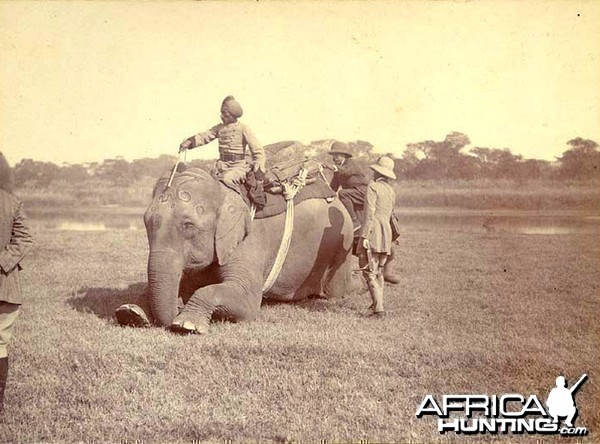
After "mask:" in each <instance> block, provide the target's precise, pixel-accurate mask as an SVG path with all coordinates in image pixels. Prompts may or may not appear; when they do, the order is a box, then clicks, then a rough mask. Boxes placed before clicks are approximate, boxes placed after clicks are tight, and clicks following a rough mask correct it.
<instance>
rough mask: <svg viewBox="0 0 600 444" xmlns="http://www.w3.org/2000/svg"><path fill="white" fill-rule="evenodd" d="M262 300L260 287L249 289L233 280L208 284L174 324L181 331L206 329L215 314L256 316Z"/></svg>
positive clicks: (234, 319)
mask: <svg viewBox="0 0 600 444" xmlns="http://www.w3.org/2000/svg"><path fill="white" fill-rule="evenodd" d="M261 301H262V293H261V291H260V288H254V289H253V290H249V289H247V288H245V287H243V286H242V285H240V284H238V283H236V282H232V281H230V282H223V283H220V284H216V285H209V286H208V287H203V288H200V289H198V290H196V292H195V293H194V294H193V296H192V297H191V298H190V299H189V301H188V302H187V304H185V307H184V308H183V310H182V311H181V312H180V313H179V315H177V316H176V317H175V319H174V320H173V323H172V324H171V328H172V329H173V330H175V331H177V332H181V333H207V332H208V330H209V324H210V320H211V319H212V318H213V317H216V318H219V319H224V320H229V321H232V322H237V321H245V320H250V319H252V318H254V317H255V316H256V315H257V313H258V311H259V309H260V304H261Z"/></svg>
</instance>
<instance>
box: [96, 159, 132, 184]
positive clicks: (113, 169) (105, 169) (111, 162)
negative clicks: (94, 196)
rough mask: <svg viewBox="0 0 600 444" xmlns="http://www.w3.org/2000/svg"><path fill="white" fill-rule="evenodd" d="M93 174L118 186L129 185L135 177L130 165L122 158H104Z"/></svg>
mask: <svg viewBox="0 0 600 444" xmlns="http://www.w3.org/2000/svg"><path fill="white" fill-rule="evenodd" d="M95 176H96V177H98V178H99V179H103V180H106V181H108V182H110V183H112V184H113V185H118V186H127V185H131V184H132V183H133V182H134V181H135V180H136V179H137V177H136V175H135V171H134V170H133V168H132V165H131V164H130V163H129V162H127V161H126V160H125V159H123V158H116V159H104V161H103V162H102V164H100V166H98V168H97V169H96V174H95Z"/></svg>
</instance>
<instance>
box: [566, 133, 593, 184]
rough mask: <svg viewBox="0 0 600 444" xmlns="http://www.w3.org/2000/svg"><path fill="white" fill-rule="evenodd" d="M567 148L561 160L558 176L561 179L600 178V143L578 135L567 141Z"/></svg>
mask: <svg viewBox="0 0 600 444" xmlns="http://www.w3.org/2000/svg"><path fill="white" fill-rule="evenodd" d="M567 145H569V146H570V147H571V148H569V149H568V150H566V151H565V152H564V153H563V155H562V156H561V157H559V158H557V160H558V161H559V168H558V176H559V177H560V178H561V179H584V180H585V179H597V178H600V152H599V151H598V143H596V142H595V141H593V140H590V139H583V138H581V137H576V138H575V139H571V140H569V141H568V142H567Z"/></svg>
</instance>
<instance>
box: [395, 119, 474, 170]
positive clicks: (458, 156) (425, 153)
mask: <svg viewBox="0 0 600 444" xmlns="http://www.w3.org/2000/svg"><path fill="white" fill-rule="evenodd" d="M469 143H471V142H470V140H469V137H468V136H467V135H466V134H463V133H460V132H457V131H453V132H451V133H450V134H448V135H447V136H446V138H445V139H444V140H443V141H441V142H436V141H433V140H425V141H422V142H417V143H410V144H408V145H407V147H406V150H405V151H404V153H403V155H402V159H401V161H399V162H398V166H399V168H400V169H401V170H404V172H405V175H406V176H407V178H414V179H470V178H473V177H474V175H475V172H476V169H477V165H476V161H475V159H474V158H473V157H472V156H468V155H466V154H463V153H461V150H462V149H463V148H464V147H465V146H467V145H468V144H469Z"/></svg>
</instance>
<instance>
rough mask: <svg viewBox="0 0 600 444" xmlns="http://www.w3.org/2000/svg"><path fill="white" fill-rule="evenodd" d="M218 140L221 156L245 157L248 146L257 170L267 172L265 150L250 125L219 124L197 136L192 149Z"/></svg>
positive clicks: (235, 123)
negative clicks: (235, 155) (234, 155)
mask: <svg viewBox="0 0 600 444" xmlns="http://www.w3.org/2000/svg"><path fill="white" fill-rule="evenodd" d="M217 138H218V139H219V154H221V155H222V154H237V155H244V154H246V146H247V147H248V148H250V153H251V154H252V162H253V164H254V166H255V169H257V170H258V169H260V170H261V171H262V172H263V173H264V172H265V171H266V167H265V160H266V157H265V150H264V148H263V146H262V145H261V144H260V142H259V141H258V139H257V138H256V136H254V133H253V132H252V130H251V129H250V128H249V127H248V125H245V124H243V123H242V122H240V121H239V120H238V121H236V122H233V123H227V124H225V123H219V124H218V125H215V126H213V127H212V128H211V129H209V130H208V131H204V132H203V133H200V134H196V135H195V136H194V146H193V147H192V148H194V147H197V146H202V145H206V144H207V143H209V142H212V141H213V140H215V139H217Z"/></svg>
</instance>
